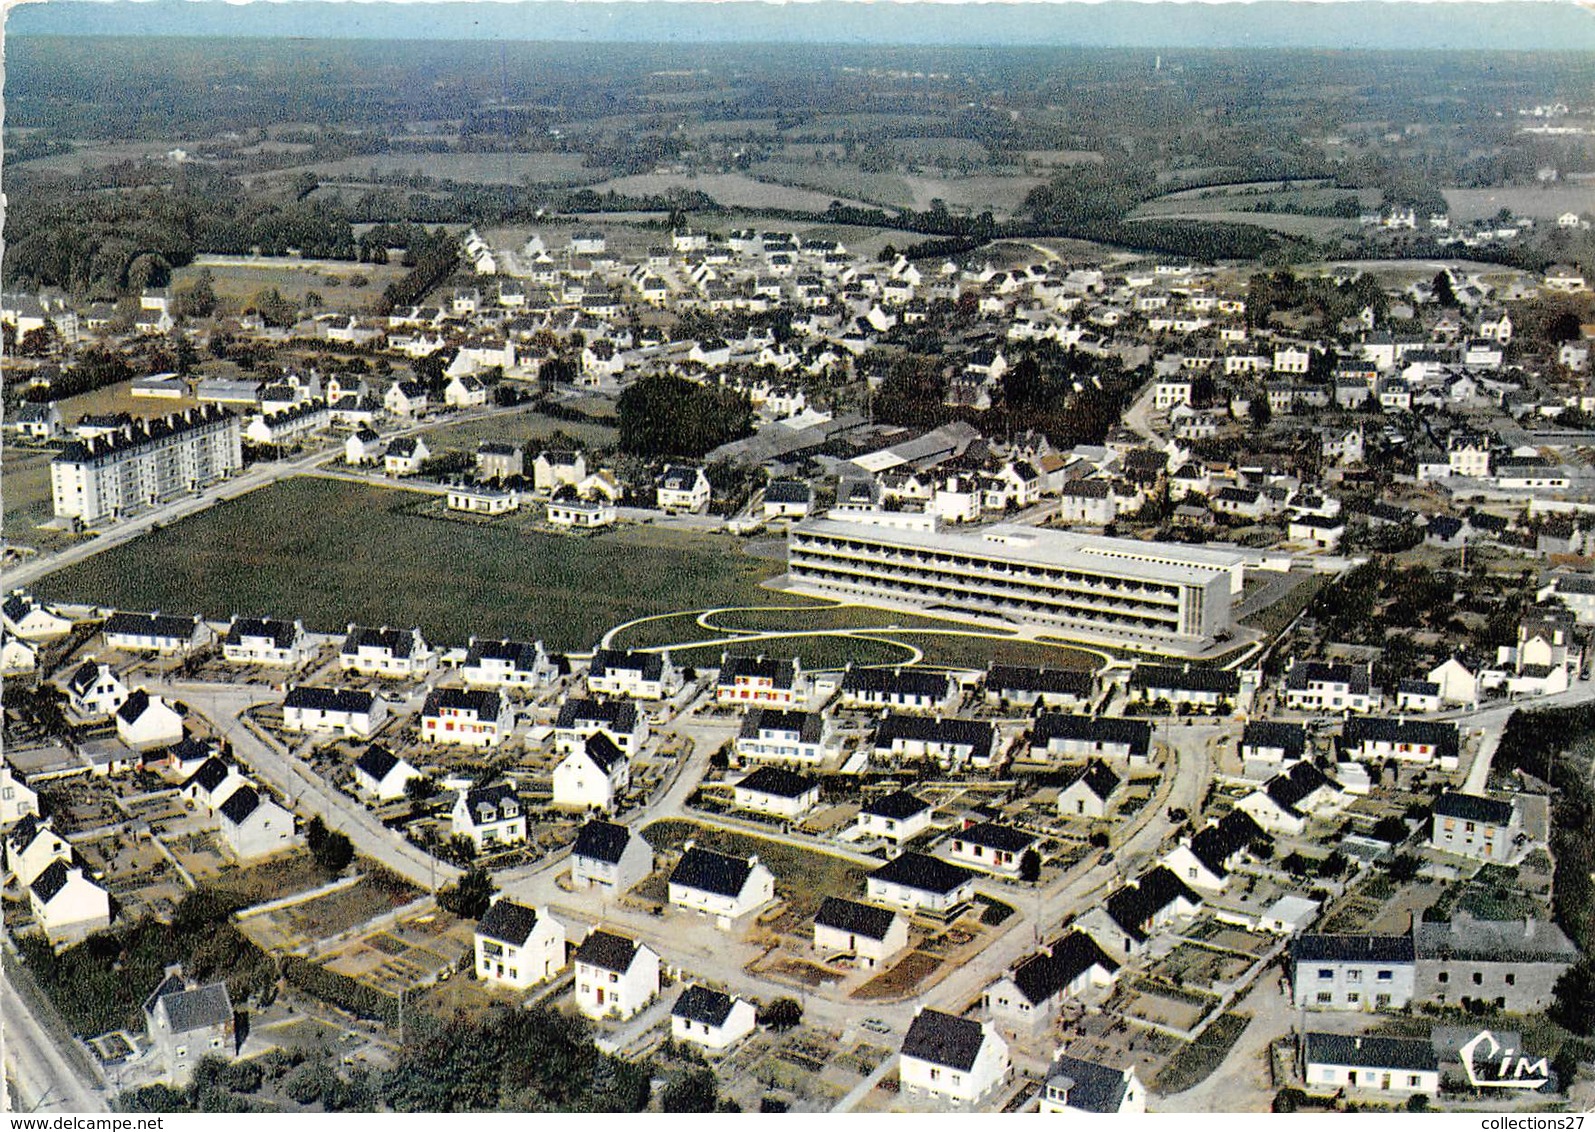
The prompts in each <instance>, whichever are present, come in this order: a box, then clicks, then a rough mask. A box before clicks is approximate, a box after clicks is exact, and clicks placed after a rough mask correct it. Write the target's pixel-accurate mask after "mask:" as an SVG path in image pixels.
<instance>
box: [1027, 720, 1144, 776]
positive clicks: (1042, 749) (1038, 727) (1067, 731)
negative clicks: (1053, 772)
mask: <svg viewBox="0 0 1595 1132" xmlns="http://www.w3.org/2000/svg"><path fill="white" fill-rule="evenodd" d="M1151 749H1152V725H1151V724H1150V723H1148V722H1147V721H1146V720H1144V719H1120V718H1118V717H1107V716H1089V715H1062V714H1059V713H1057V712H1043V713H1042V714H1041V715H1038V716H1037V717H1036V722H1035V725H1034V726H1033V727H1032V728H1031V729H1030V757H1031V758H1032V759H1033V760H1035V761H1036V762H1052V761H1054V760H1056V759H1078V758H1093V757H1094V758H1102V759H1108V760H1111V761H1113V762H1126V763H1128V764H1129V765H1131V766H1145V765H1146V764H1147V762H1148V759H1149V756H1150V753H1151Z"/></svg>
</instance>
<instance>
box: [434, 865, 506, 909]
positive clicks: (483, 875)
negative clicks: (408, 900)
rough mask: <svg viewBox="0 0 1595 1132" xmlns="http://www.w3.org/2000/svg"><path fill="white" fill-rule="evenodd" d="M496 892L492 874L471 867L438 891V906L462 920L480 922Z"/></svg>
mask: <svg viewBox="0 0 1595 1132" xmlns="http://www.w3.org/2000/svg"><path fill="white" fill-rule="evenodd" d="M497 890H498V886H497V885H495V884H494V883H493V876H492V874H491V873H489V872H488V871H487V870H486V869H484V868H482V867H481V866H479V865H478V866H473V867H472V868H470V869H467V870H466V873H465V875H464V876H462V877H461V878H460V879H459V880H458V881H456V882H455V883H454V884H451V885H446V886H445V887H443V888H441V889H439V890H438V906H439V907H441V908H442V909H443V910H444V911H445V912H448V913H449V914H450V915H454V916H458V917H459V918H460V919H462V920H480V919H481V918H482V917H483V916H484V915H486V914H487V908H488V905H489V904H491V903H492V902H493V893H494V892H496V891H497Z"/></svg>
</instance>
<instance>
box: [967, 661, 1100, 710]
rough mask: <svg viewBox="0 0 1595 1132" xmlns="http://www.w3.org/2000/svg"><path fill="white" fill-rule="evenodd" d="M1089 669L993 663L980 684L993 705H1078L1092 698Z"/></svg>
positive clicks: (989, 702) (1028, 706)
mask: <svg viewBox="0 0 1595 1132" xmlns="http://www.w3.org/2000/svg"><path fill="white" fill-rule="evenodd" d="M1092 685H1093V680H1092V675H1091V672H1090V671H1089V670H1087V669H1084V668H1035V667H1031V666H1029V665H1017V664H993V665H992V666H991V667H989V668H988V669H987V670H986V679H985V680H984V681H983V683H982V689H983V693H984V695H985V699H986V703H987V704H989V705H990V706H992V707H1003V706H1013V707H1024V708H1033V707H1037V706H1040V707H1048V708H1068V707H1077V706H1079V705H1080V704H1083V703H1086V702H1087V701H1089V700H1090V699H1091V692H1092Z"/></svg>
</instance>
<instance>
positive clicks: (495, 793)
mask: <svg viewBox="0 0 1595 1132" xmlns="http://www.w3.org/2000/svg"><path fill="white" fill-rule="evenodd" d="M506 803H513V804H514V805H515V806H516V808H517V809H519V807H520V798H518V797H517V796H516V794H515V787H513V786H511V785H510V784H509V783H508V782H499V783H495V784H494V785H492V786H483V787H481V788H480V789H477V790H471V791H468V792H467V793H466V795H465V809H466V812H467V813H468V814H469V815H470V818H471V822H472V823H473V824H475V823H476V822H479V821H483V820H487V821H502V820H504V815H503V812H502V811H503V807H504V806H505V804H506ZM484 808H485V809H490V810H492V811H493V814H494V816H493V817H490V818H486V819H484V818H483V810H484Z"/></svg>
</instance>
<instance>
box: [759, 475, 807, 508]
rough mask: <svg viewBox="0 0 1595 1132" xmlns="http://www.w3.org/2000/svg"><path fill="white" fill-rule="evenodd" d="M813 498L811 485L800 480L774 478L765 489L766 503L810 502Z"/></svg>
mask: <svg viewBox="0 0 1595 1132" xmlns="http://www.w3.org/2000/svg"><path fill="white" fill-rule="evenodd" d="M813 498H814V492H813V491H812V490H811V489H810V488H809V485H808V484H806V483H803V482H802V481H800V480H774V481H772V482H771V484H770V486H769V487H767V488H765V489H764V501H765V502H766V503H808V502H809V501H810V500H811V499H813Z"/></svg>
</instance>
